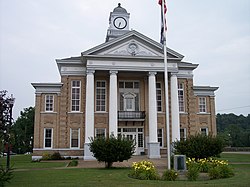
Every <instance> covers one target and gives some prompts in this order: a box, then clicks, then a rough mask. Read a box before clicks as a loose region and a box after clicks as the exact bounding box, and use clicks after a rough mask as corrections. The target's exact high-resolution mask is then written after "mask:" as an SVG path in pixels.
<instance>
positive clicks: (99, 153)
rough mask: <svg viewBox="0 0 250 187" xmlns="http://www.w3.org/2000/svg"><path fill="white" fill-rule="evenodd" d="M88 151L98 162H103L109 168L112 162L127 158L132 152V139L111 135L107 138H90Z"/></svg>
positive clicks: (133, 147) (133, 146) (133, 145)
mask: <svg viewBox="0 0 250 187" xmlns="http://www.w3.org/2000/svg"><path fill="white" fill-rule="evenodd" d="M90 140H91V142H90V151H91V152H92V153H93V155H94V157H95V158H96V159H97V160H98V161H99V162H105V167H106V168H110V167H111V166H112V164H113V162H118V161H119V162H123V161H124V160H128V159H130V158H131V156H132V155H133V153H134V149H135V144H134V141H133V140H129V139H127V138H125V137H121V136H118V137H117V138H116V137H114V136H113V135H111V136H110V137H109V138H95V139H94V138H91V139H90Z"/></svg>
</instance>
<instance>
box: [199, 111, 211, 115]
mask: <svg viewBox="0 0 250 187" xmlns="http://www.w3.org/2000/svg"><path fill="white" fill-rule="evenodd" d="M197 114H198V115H210V114H211V113H208V112H199V113H197Z"/></svg>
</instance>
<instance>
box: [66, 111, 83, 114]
mask: <svg viewBox="0 0 250 187" xmlns="http://www.w3.org/2000/svg"><path fill="white" fill-rule="evenodd" d="M68 114H83V112H80V111H79V112H78V111H71V112H68Z"/></svg>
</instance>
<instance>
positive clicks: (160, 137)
mask: <svg viewBox="0 0 250 187" xmlns="http://www.w3.org/2000/svg"><path fill="white" fill-rule="evenodd" d="M157 136H158V142H159V143H160V147H163V129H157Z"/></svg>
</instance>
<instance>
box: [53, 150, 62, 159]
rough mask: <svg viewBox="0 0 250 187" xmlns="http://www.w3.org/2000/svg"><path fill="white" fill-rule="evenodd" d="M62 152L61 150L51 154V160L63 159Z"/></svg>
mask: <svg viewBox="0 0 250 187" xmlns="http://www.w3.org/2000/svg"><path fill="white" fill-rule="evenodd" d="M62 159H63V158H62V157H61V154H60V153H59V152H55V153H53V154H52V155H51V160H62Z"/></svg>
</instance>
